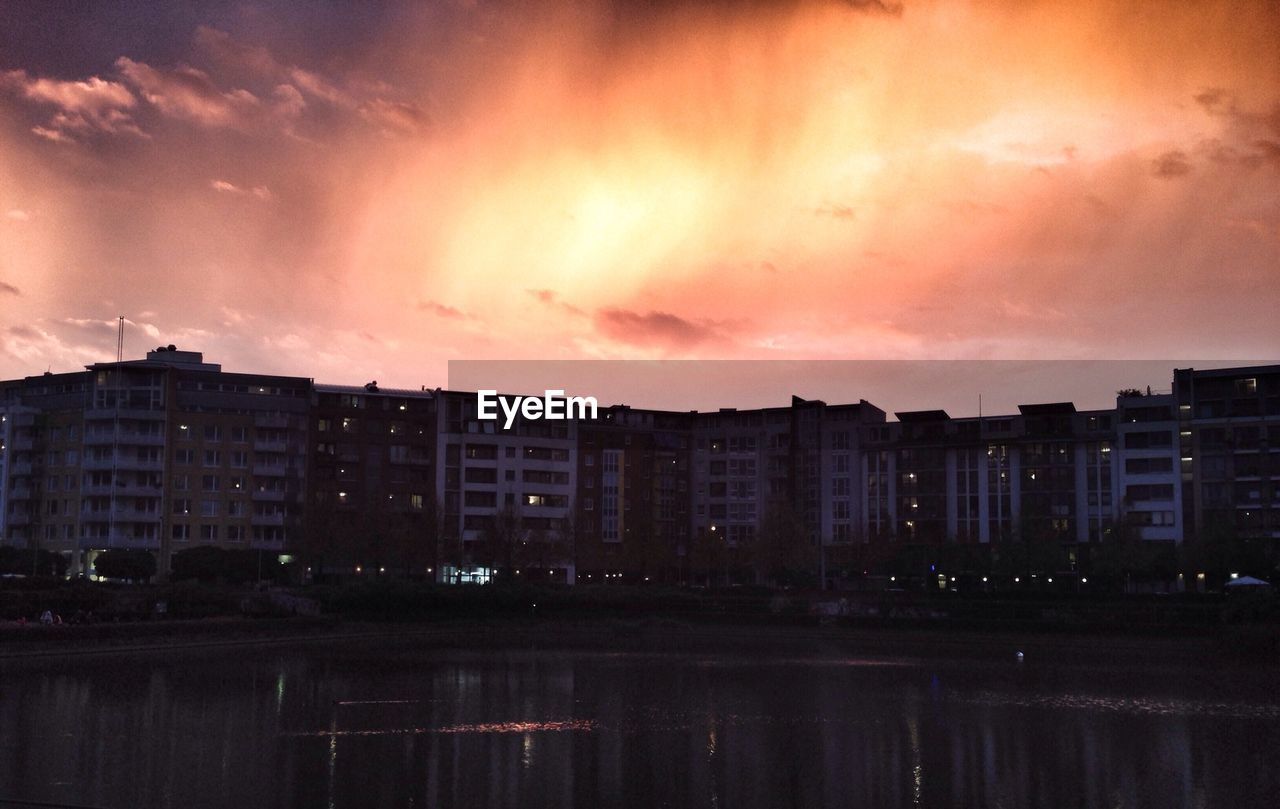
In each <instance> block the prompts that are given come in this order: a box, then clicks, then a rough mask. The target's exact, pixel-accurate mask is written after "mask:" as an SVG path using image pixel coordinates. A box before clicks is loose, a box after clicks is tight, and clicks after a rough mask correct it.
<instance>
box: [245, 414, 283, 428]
mask: <svg viewBox="0 0 1280 809" xmlns="http://www.w3.org/2000/svg"><path fill="white" fill-rule="evenodd" d="M253 426H254V427H288V426H289V417H288V416H286V415H284V414H283V413H259V414H257V415H255V416H254V417H253Z"/></svg>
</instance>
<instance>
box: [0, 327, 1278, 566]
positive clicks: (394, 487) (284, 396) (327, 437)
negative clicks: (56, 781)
mask: <svg viewBox="0 0 1280 809" xmlns="http://www.w3.org/2000/svg"><path fill="white" fill-rule="evenodd" d="M1224 536H1227V537H1229V538H1243V539H1245V540H1248V541H1250V542H1253V543H1254V545H1253V546H1252V547H1254V549H1255V550H1257V549H1261V550H1262V551H1264V552H1267V553H1274V551H1275V545H1276V542H1277V541H1280V366H1277V365H1271V366H1255V367H1245V368H1233V369H1219V370H1206V371H1196V370H1194V369H1179V370H1177V371H1175V373H1174V378H1173V389H1172V391H1171V392H1169V393H1157V394H1151V393H1150V392H1149V391H1148V393H1147V394H1146V395H1143V394H1141V393H1140V392H1138V391H1125V392H1122V393H1121V394H1120V395H1119V396H1118V397H1117V399H1116V403H1115V407H1114V408H1108V409H1104V410H1094V411H1078V410H1077V409H1076V408H1075V406H1074V405H1073V404H1071V403H1069V402H1060V403H1045V404H1026V405H1022V406H1020V407H1019V408H1018V412H1017V413H1010V414H1003V415H984V416H981V417H977V418H952V417H951V416H950V415H948V414H947V413H946V412H944V411H941V410H917V411H902V412H898V413H896V414H895V415H894V418H893V419H892V420H890V419H888V418H887V417H886V414H885V413H884V411H882V410H880V409H879V408H877V407H875V406H874V405H872V404H870V403H868V402H866V401H860V402H858V403H856V404H836V405H829V404H826V403H824V402H821V401H813V400H804V399H800V398H793V399H792V401H791V403H790V404H789V405H788V406H782V407H773V408H761V409H751V410H736V409H722V410H718V411H714V412H680V411H661V410H643V409H635V408H630V407H626V406H622V405H619V406H613V407H604V408H602V409H601V410H600V412H599V414H598V416H597V417H596V418H595V419H579V420H563V421H546V420H538V419H528V418H524V417H523V416H520V417H517V418H516V419H515V421H514V422H513V424H512V425H511V427H510V429H503V425H502V422H501V421H495V420H486V419H482V418H480V417H479V413H478V411H477V399H476V394H474V393H471V392H464V391H447V390H440V389H434V390H429V389H425V388H424V389H420V390H396V389H383V388H379V387H378V386H377V384H376V383H369V384H367V385H364V386H337V385H316V384H314V383H313V382H312V380H310V379H307V378H303V377H285V376H271V375H259V374H237V373H227V372H224V371H223V370H222V369H221V367H220V366H218V365H216V364H212V363H206V362H204V360H203V357H202V356H201V355H200V354H199V353H197V352H187V351H178V350H176V349H174V348H173V347H171V346H170V347H161V348H158V349H156V350H155V351H152V352H148V354H147V355H146V357H145V359H142V360H133V361H128V362H119V363H99V364H95V365H91V366H89V367H87V368H86V369H85V370H84V371H82V372H78V373H70V374H44V375H41V376H36V377H27V378H24V379H18V380H10V381H5V382H0V541H3V543H4V544H6V545H11V546H16V547H21V548H29V549H37V550H43V551H52V552H54V553H58V554H61V555H62V556H63V557H65V558H66V560H67V562H68V565H69V569H70V570H71V571H72V572H81V571H84V572H88V571H90V569H91V567H92V560H93V558H94V555H95V554H96V553H98V552H101V551H102V550H105V549H109V548H135V549H144V550H147V551H150V552H152V553H153V554H155V555H156V558H157V561H158V566H159V569H160V572H161V573H162V574H164V573H166V572H167V571H168V569H169V565H170V560H171V559H172V556H173V554H174V553H176V552H178V551H180V550H182V549H186V548H192V547H197V546H202V545H214V546H217V547H223V548H237V549H248V550H256V551H259V552H260V553H267V554H275V555H277V556H278V557H283V558H288V557H290V556H293V555H300V556H303V557H305V560H306V564H307V565H309V566H310V568H311V572H312V573H313V574H314V575H316V576H321V575H323V576H330V575H333V576H340V577H349V576H369V575H395V576H408V577H413V578H427V579H435V580H437V581H442V582H450V583H468V582H473V583H474V582H479V583H483V582H488V581H491V580H493V579H494V578H495V577H499V576H507V577H516V578H520V579H525V580H530V581H541V582H563V583H572V582H575V581H591V582H633V583H634V582H671V583H699V582H760V581H781V580H786V579H787V578H788V577H789V576H791V575H792V574H794V573H795V572H796V571H803V572H805V573H806V574H807V575H809V576H810V577H813V576H816V577H817V578H819V579H820V580H822V581H836V580H838V579H839V578H841V577H844V576H849V575H857V574H858V573H859V571H861V572H869V571H872V570H883V569H885V564H886V560H890V559H892V558H895V557H896V558H898V559H899V560H901V559H902V558H906V559H907V560H908V562H907V564H908V565H909V566H919V567H920V568H921V569H923V568H924V567H926V566H927V565H928V564H932V561H931V560H935V559H940V558H948V559H951V560H953V561H954V560H956V559H959V560H962V561H961V563H963V560H965V559H977V558H982V559H985V560H987V563H993V562H998V561H999V559H1000V558H1001V557H1002V556H1003V557H1004V558H1006V559H1007V558H1008V557H1009V555H1010V554H1024V555H1025V554H1027V553H1031V552H1033V551H1034V549H1036V548H1039V549H1041V550H1043V551H1045V552H1046V555H1044V557H1043V558H1044V559H1046V560H1050V561H1045V562H1044V564H1046V565H1061V566H1062V567H1063V568H1064V569H1069V570H1077V569H1087V568H1088V567H1089V566H1090V564H1091V562H1092V560H1093V559H1094V558H1095V557H1097V556H1098V555H1099V553H1101V550H1100V549H1104V550H1105V548H1106V547H1107V546H1108V543H1112V544H1114V543H1119V542H1127V541H1138V542H1140V543H1142V544H1144V545H1147V546H1151V547H1164V546H1167V547H1169V548H1173V547H1174V546H1176V545H1178V544H1179V543H1182V542H1183V541H1185V540H1187V539H1196V540H1197V541H1201V540H1204V539H1205V538H1206V537H1208V538H1213V537H1219V538H1221V537H1224ZM1232 541H1234V539H1232ZM1260 543H1261V544H1260ZM1267 543H1269V544H1267ZM904 548H905V549H914V550H910V552H909V553H907V554H906V555H905V556H904V555H903V549H904ZM1028 549H1031V550H1028ZM1049 551H1052V553H1049ZM1024 561H1025V560H1024Z"/></svg>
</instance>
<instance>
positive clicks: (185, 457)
mask: <svg viewBox="0 0 1280 809" xmlns="http://www.w3.org/2000/svg"><path fill="white" fill-rule="evenodd" d="M173 462H174V463H180V464H193V463H195V462H196V453H195V450H191V449H178V450H174V452H173Z"/></svg>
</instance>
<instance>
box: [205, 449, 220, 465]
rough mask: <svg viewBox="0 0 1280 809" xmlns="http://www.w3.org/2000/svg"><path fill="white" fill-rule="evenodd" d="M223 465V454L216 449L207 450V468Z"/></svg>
mask: <svg viewBox="0 0 1280 809" xmlns="http://www.w3.org/2000/svg"><path fill="white" fill-rule="evenodd" d="M221 464H222V452H221V451H219V450H216V449H206V450H205V451H204V465H205V466H219V465H221Z"/></svg>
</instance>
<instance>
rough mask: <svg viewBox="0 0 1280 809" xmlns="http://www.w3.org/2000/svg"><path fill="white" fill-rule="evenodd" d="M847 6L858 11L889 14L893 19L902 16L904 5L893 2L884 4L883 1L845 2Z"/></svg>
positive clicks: (851, 0) (853, 0)
mask: <svg viewBox="0 0 1280 809" xmlns="http://www.w3.org/2000/svg"><path fill="white" fill-rule="evenodd" d="M844 2H845V5H847V6H849V7H850V8H855V9H857V10H858V11H868V12H871V13H873V14H888V15H890V16H893V17H900V16H902V4H901V3H893V2H888V3H886V2H884V1H883V0H844Z"/></svg>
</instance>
